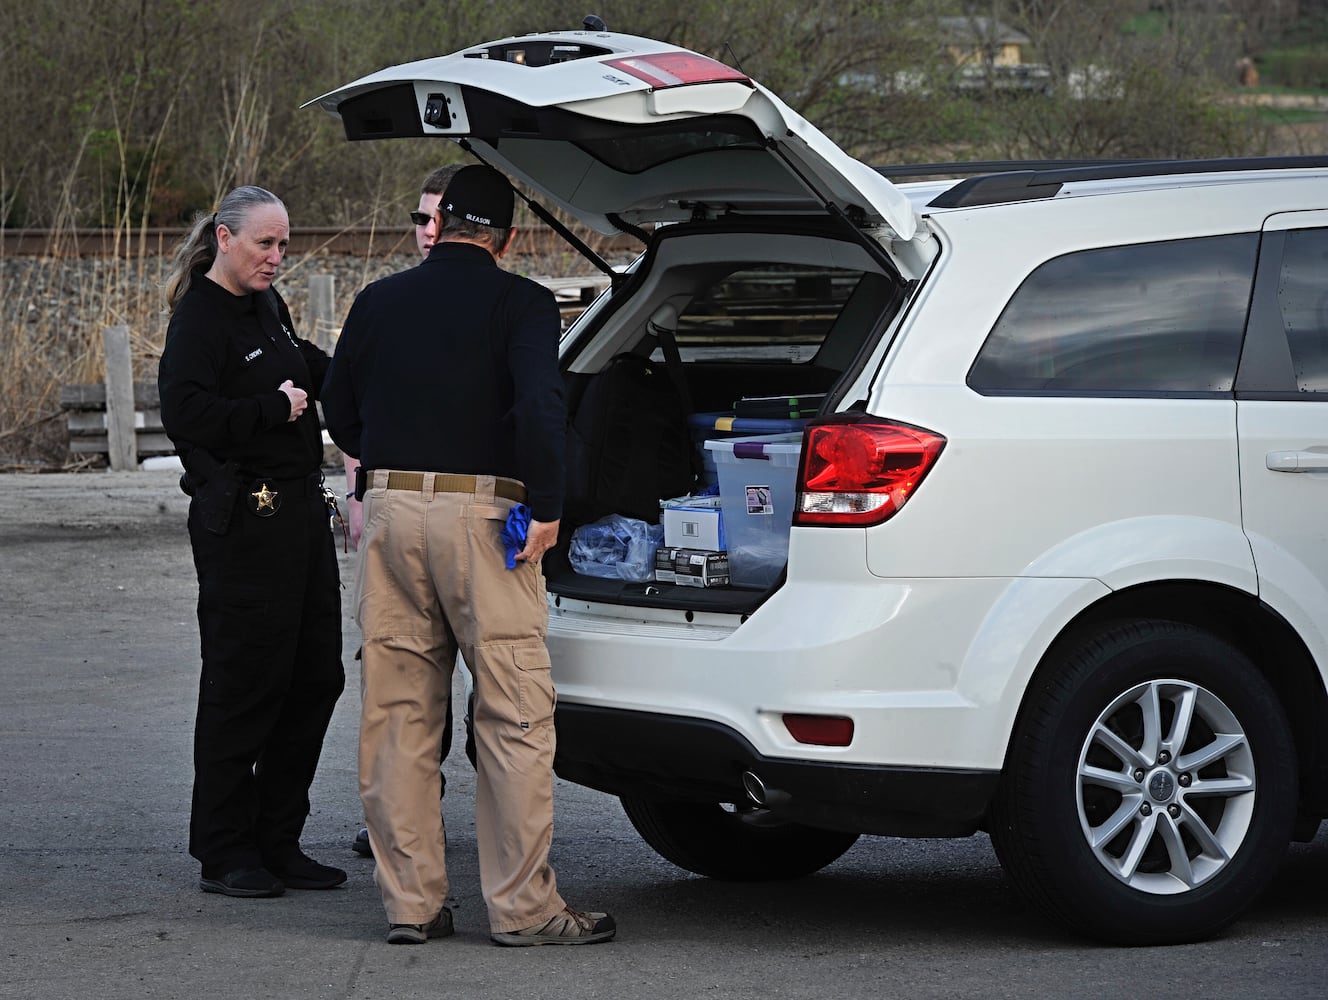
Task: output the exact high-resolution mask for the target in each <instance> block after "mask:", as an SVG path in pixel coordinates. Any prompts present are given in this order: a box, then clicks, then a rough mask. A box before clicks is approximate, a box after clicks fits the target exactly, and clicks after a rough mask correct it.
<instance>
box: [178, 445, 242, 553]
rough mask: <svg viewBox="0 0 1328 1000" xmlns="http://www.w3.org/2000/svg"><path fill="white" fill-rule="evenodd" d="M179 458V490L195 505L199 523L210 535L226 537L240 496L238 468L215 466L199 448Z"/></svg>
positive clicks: (233, 463)
mask: <svg viewBox="0 0 1328 1000" xmlns="http://www.w3.org/2000/svg"><path fill="white" fill-rule="evenodd" d="M180 458H181V461H182V462H183V463H184V475H182V476H181V477H180V489H181V490H183V491H184V492H185V493H187V494H188V495H189V496H191V497H193V499H194V503H195V504H197V505H198V515H199V522H200V523H201V524H202V525H203V527H204V528H205V529H206V530H207V531H208V532H210V533H211V534H214V535H224V534H226V532H227V530H229V528H230V526H231V515H232V514H234V513H235V504H236V502H237V501H238V499H239V496H240V467H239V466H238V465H237V464H236V463H235V462H218V461H217V459H216V457H215V456H213V455H212V454H211V453H210V452H208V451H206V450H205V449H203V448H191V449H189V451H188V452H187V453H182V454H181V456H180Z"/></svg>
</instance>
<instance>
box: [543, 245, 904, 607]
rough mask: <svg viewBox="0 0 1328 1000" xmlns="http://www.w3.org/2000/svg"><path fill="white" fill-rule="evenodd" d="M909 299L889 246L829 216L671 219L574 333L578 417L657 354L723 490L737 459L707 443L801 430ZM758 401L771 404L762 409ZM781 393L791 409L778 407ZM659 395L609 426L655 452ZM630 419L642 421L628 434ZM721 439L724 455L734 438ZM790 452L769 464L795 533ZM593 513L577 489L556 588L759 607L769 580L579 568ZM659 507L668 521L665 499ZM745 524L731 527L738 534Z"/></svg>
mask: <svg viewBox="0 0 1328 1000" xmlns="http://www.w3.org/2000/svg"><path fill="white" fill-rule="evenodd" d="M887 263H888V260H887ZM904 300H905V290H904V284H903V282H902V281H901V280H900V279H899V278H898V277H897V276H896V275H895V274H894V273H892V272H889V271H887V270H886V267H885V265H883V263H882V260H881V256H880V255H879V254H872V253H869V252H868V250H867V249H865V248H864V247H863V245H862V242H861V240H860V238H858V237H857V236H855V234H853V233H845V232H844V231H843V230H842V229H841V228H839V227H836V226H835V225H833V224H831V223H829V222H828V221H827V222H826V223H822V224H819V225H818V224H816V223H815V222H813V221H812V220H801V221H800V222H799V224H798V225H797V226H791V225H790V224H789V223H788V221H787V220H778V219H766V220H762V219H743V220H733V221H728V222H724V223H720V224H713V223H707V224H702V225H687V224H679V225H675V226H668V227H662V228H661V229H660V230H658V231H657V233H656V234H655V238H654V239H653V240H652V242H651V244H650V247H649V249H648V250H647V252H646V253H645V254H644V255H643V257H642V258H641V259H640V260H639V261H638V262H637V264H636V265H635V266H634V268H633V269H632V271H631V272H630V274H629V275H628V276H627V277H626V280H624V281H622V282H620V284H619V286H618V287H617V288H615V289H614V290H613V291H612V292H611V293H608V294H606V296H605V297H604V299H602V300H601V301H600V302H599V303H598V304H597V305H596V306H595V307H594V308H593V309H592V312H591V314H590V315H588V316H587V317H586V318H585V319H583V320H582V321H581V322H580V323H579V324H578V326H577V335H576V340H575V343H574V344H573V345H572V346H571V347H570V348H569V349H567V350H566V352H565V353H564V356H563V363H564V366H565V369H566V381H567V387H568V400H569V410H570V423H571V425H572V426H573V428H576V426H577V424H578V420H577V416H578V407H579V406H580V405H581V403H582V401H583V400H584V399H585V398H586V396H587V391H588V390H589V389H590V387H591V385H592V384H593V382H594V380H595V379H597V378H602V377H603V376H602V374H601V370H602V369H603V367H604V366H605V365H606V364H608V363H610V361H611V360H612V359H613V358H615V357H618V356H620V355H622V354H635V355H637V356H639V357H643V358H647V359H649V361H650V363H651V365H652V367H653V370H654V371H655V372H656V374H657V378H658V380H659V381H661V382H668V383H669V387H670V388H671V389H675V391H674V392H671V393H668V394H667V395H668V396H669V398H670V401H671V402H672V401H673V400H675V399H681V400H683V401H685V403H686V409H687V410H688V411H689V412H688V413H687V414H686V416H688V417H689V420H688V423H689V432H688V433H689V436H690V439H691V441H690V446H691V448H692V451H693V457H694V459H695V461H696V462H697V463H698V467H697V474H698V476H699V477H700V478H699V480H698V482H697V483H696V484H695V488H696V490H697V491H698V492H701V491H705V490H706V488H707V487H710V488H711V492H716V491H718V488H719V476H720V472H721V471H727V470H726V469H722V468H716V465H715V455H714V452H715V450H716V449H715V448H714V445H713V444H712V447H711V449H710V451H709V454H707V449H706V442H707V441H711V442H715V441H718V442H721V444H722V443H724V442H728V441H729V440H730V439H733V438H737V439H739V440H743V441H746V440H748V439H749V438H752V437H756V438H758V439H769V440H772V441H777V442H787V441H793V443H794V444H797V443H800V439H801V435H802V431H803V428H804V427H805V426H806V424H807V423H808V422H809V421H810V420H811V418H813V417H815V416H817V415H818V414H825V413H832V412H834V410H835V409H836V408H837V407H838V406H839V405H842V404H843V402H844V400H843V396H844V390H845V388H846V386H848V385H850V384H851V383H852V382H853V380H854V379H855V378H856V377H857V376H859V375H860V374H861V372H862V367H863V362H864V359H865V358H866V357H867V356H869V355H870V353H871V352H872V350H873V349H874V348H875V347H876V346H877V344H878V342H879V341H880V339H881V338H882V336H883V335H885V334H886V332H887V331H888V329H889V328H890V325H891V323H892V321H893V320H894V319H895V318H896V316H897V314H898V312H899V310H900V308H901V307H902V304H903V302H904ZM665 324H666V325H667V327H668V329H667V330H664V331H663V339H665V340H667V338H669V337H670V336H671V338H672V339H673V340H674V341H675V342H676V345H677V360H676V366H675V365H671V364H670V361H669V359H668V353H669V348H668V347H667V345H666V343H665V342H662V337H661V327H662V326H663V325H665ZM674 383H678V384H677V385H676V387H675V385H674ZM757 400H760V401H762V403H763V405H764V409H759V408H756V406H755V401H757ZM781 402H782V403H783V404H784V406H785V409H784V411H783V415H782V418H781V417H779V416H775V414H778V413H779V412H780V410H779V406H780V404H781ZM744 403H746V404H748V405H751V406H752V407H753V410H752V412H760V413H763V414H764V416H755V417H747V418H744V417H741V416H735V413H738V412H744V411H743V405H744ZM648 404H649V398H643V399H641V400H639V401H634V402H633V405H632V407H631V408H630V410H628V411H626V412H624V413H620V414H618V415H616V416H615V417H614V418H613V420H612V421H611V422H610V426H604V427H599V428H596V429H598V430H600V431H602V432H604V433H606V434H607V433H609V432H614V434H615V436H616V438H617V439H618V444H617V447H623V446H624V443H625V444H626V445H627V446H628V447H632V448H640V449H644V450H647V451H649V450H650V449H652V448H654V447H655V442H654V440H653V439H652V435H653V434H654V432H655V429H656V428H658V427H659V426H660V423H659V420H658V419H656V417H657V415H656V414H652V413H650V412H648V411H647V410H646V407H647V406H648ZM790 405H792V406H793V407H795V409H793V410H790V409H788V407H789V406H790ZM735 407H736V409H735ZM798 407H800V408H798ZM795 413H796V415H794V414H795ZM623 420H626V421H628V422H630V423H632V424H633V425H634V426H636V427H639V428H641V433H640V434H639V435H637V436H635V437H633V435H632V434H630V433H629V434H623V433H621V431H622V428H621V427H620V426H619V423H620V422H621V421H623ZM572 433H573V436H575V435H576V434H577V431H576V430H575V429H574V430H573V432H572ZM578 444H579V445H580V446H582V447H584V448H586V449H588V450H591V451H594V450H595V449H596V448H598V447H600V442H598V441H595V440H589V441H583V442H578ZM569 447H571V445H569ZM729 447H730V449H731V448H732V446H731V445H730V446H729ZM718 450H719V451H720V452H721V456H722V455H723V452H724V448H723V447H722V446H721V447H720V448H719V449H718ZM795 454H796V449H795ZM707 458H709V461H708V462H707V461H706V459H707ZM723 462H724V458H723V457H721V458H720V465H721V466H722V465H723ZM786 462H787V459H785V462H781V466H780V468H771V469H770V470H769V473H768V475H769V476H772V477H775V478H777V479H778V480H779V481H780V484H781V485H782V486H785V487H787V488H786V489H782V490H780V491H779V492H780V494H781V495H780V500H781V501H782V503H781V504H780V505H778V506H779V509H776V510H775V511H774V512H773V514H771V515H770V517H771V518H772V519H773V520H774V521H775V522H776V523H777V529H776V530H779V531H782V532H784V533H785V534H786V533H787V531H788V530H789V528H790V525H791V522H792V516H793V511H792V509H791V505H790V503H789V500H790V499H791V498H790V496H789V494H790V493H791V488H792V483H793V480H794V478H795V476H796V473H797V468H796V465H797V462H796V459H794V461H792V462H791V463H787V464H785V463H786ZM573 464H574V463H573ZM647 464H648V463H647ZM657 499H658V500H660V501H665V500H669V499H672V497H671V496H659V497H658V498H657ZM592 513H599V509H596V510H594V511H592ZM740 516H742V515H740V514H738V513H736V512H735V511H734V510H733V509H732V507H731V505H730V506H729V507H728V508H726V510H725V519H726V521H727V522H728V523H729V524H733V522H734V520H735V519H736V518H737V517H740ZM588 517H589V515H588V514H585V513H582V514H581V516H580V517H578V515H577V505H576V504H575V503H571V502H569V510H568V512H567V513H566V514H565V516H564V524H563V528H564V543H563V544H562V545H561V546H560V548H559V550H558V551H557V552H556V553H553V554H551V555H550V556H549V557H546V561H545V574H546V578H547V582H548V589H549V591H550V593H551V594H552V595H555V596H556V597H557V598H560V599H561V598H566V599H576V600H585V601H593V602H603V603H616V604H623V605H637V606H643V607H662V608H676V609H686V610H693V611H696V610H705V611H713V612H719V613H729V614H732V613H744V612H749V611H751V610H752V609H753V608H754V607H756V606H757V605H758V604H759V603H760V601H761V599H762V597H763V595H764V593H765V591H766V589H767V587H766V586H763V585H760V584H755V585H754V584H752V583H750V582H749V583H746V584H743V583H736V584H730V585H726V586H713V587H696V586H683V585H678V584H675V583H669V582H663V581H661V580H659V579H650V580H644V581H623V580H619V579H612V578H605V577H602V576H594V575H588V574H584V573H578V572H576V570H574V569H573V568H572V566H571V565H570V564H569V562H568V561H567V539H568V538H569V537H570V534H571V532H572V531H574V530H575V529H576V528H578V527H580V525H581V524H582V523H584V522H585V521H586V519H587V518H588ZM649 520H651V521H652V522H653V521H657V520H659V517H658V512H656V516H655V517H653V518H649ZM734 534H735V532H734V531H733V530H730V532H729V537H730V538H732V537H733V536H734ZM770 575H771V574H769V573H767V574H765V576H766V577H769V576H770Z"/></svg>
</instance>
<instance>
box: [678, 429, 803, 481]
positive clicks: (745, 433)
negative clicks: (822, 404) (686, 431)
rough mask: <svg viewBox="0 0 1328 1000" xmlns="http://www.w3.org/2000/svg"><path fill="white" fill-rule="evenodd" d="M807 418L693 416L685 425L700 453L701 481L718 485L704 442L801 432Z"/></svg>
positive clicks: (710, 454) (712, 455)
mask: <svg viewBox="0 0 1328 1000" xmlns="http://www.w3.org/2000/svg"><path fill="white" fill-rule="evenodd" d="M810 419H811V418H810V417H800V418H787V419H774V418H766V417H735V416H734V415H733V414H732V412H729V413H693V414H692V415H691V416H689V417H688V418H687V426H688V427H689V428H690V429H691V432H692V443H693V444H695V445H696V447H697V448H698V449H699V450H700V452H701V458H702V460H703V462H702V464H703V465H704V466H705V474H704V482H705V483H706V484H708V485H712V486H713V485H714V484H715V483H716V482H718V481H719V480H718V478H717V476H718V471H717V470H716V468H715V454H714V452H712V451H711V450H710V449H708V448H707V447H706V446H705V443H706V442H707V441H713V440H722V439H724V438H731V437H751V436H753V435H761V436H768V435H771V434H790V433H794V432H797V433H798V434H801V433H802V428H803V426H804V425H805V424H806V423H807V421H808V420H810Z"/></svg>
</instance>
